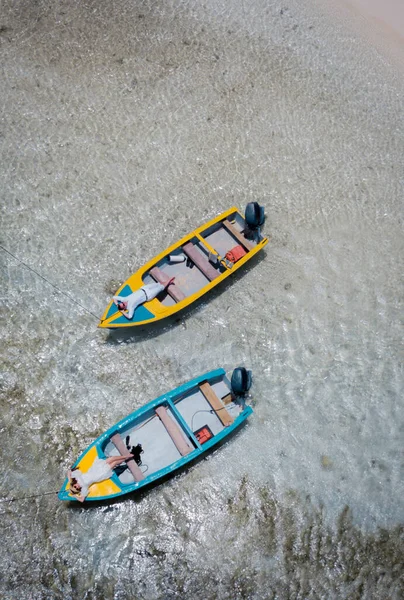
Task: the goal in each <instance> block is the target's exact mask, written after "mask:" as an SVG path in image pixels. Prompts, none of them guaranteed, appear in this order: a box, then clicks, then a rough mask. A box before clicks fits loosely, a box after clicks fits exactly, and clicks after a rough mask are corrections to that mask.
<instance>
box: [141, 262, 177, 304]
mask: <svg viewBox="0 0 404 600" xmlns="http://www.w3.org/2000/svg"><path fill="white" fill-rule="evenodd" d="M149 273H150V275H151V276H152V277H153V279H155V280H156V281H157V283H161V284H162V285H165V284H166V283H167V281H168V280H169V279H170V277H169V276H168V275H167V274H166V273H164V272H163V271H162V270H161V269H159V268H158V267H153V268H152V269H150V271H149ZM167 294H168V295H169V296H171V298H172V299H173V300H175V302H181V300H185V298H186V296H185V294H184V292H182V291H181V290H180V288H179V287H178V285H175V283H172V284H171V285H169V286H168V288H167Z"/></svg>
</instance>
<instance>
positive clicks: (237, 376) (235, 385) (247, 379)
mask: <svg viewBox="0 0 404 600" xmlns="http://www.w3.org/2000/svg"><path fill="white" fill-rule="evenodd" d="M230 384H231V389H232V390H233V393H234V394H235V395H236V396H245V394H246V393H247V392H248V390H249V389H250V387H251V384H252V373H251V371H247V369H246V368H245V367H237V368H236V369H234V371H233V374H232V376H231V382H230Z"/></svg>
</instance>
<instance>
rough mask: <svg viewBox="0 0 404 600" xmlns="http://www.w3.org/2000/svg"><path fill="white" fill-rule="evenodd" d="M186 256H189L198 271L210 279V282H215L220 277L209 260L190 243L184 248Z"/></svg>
mask: <svg viewBox="0 0 404 600" xmlns="http://www.w3.org/2000/svg"><path fill="white" fill-rule="evenodd" d="M182 249H183V251H184V254H186V255H187V256H188V258H190V259H191V260H192V262H194V263H195V264H196V266H197V267H198V269H199V270H200V271H202V273H203V274H204V275H205V277H207V278H208V279H209V281H213V280H214V279H216V277H219V275H220V273H219V272H218V271H216V269H215V268H214V267H213V266H212V265H211V264H210V262H209V261H208V259H207V258H205V257H204V256H203V254H201V253H200V252H198V250H197V249H196V248H195V246H194V245H193V243H192V242H188V243H187V244H184V245H183V247H182Z"/></svg>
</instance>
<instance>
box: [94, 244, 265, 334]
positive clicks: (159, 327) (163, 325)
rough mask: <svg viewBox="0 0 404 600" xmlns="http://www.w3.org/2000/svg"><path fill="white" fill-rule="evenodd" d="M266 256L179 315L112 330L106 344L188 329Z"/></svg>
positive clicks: (260, 257) (251, 261)
mask: <svg viewBox="0 0 404 600" xmlns="http://www.w3.org/2000/svg"><path fill="white" fill-rule="evenodd" d="M265 256H266V253H265V250H264V251H261V252H260V253H258V254H256V255H255V256H253V257H252V258H251V259H250V261H249V262H248V264H246V265H245V266H244V267H243V268H242V269H239V270H238V271H235V272H234V274H232V275H231V276H230V277H228V278H227V279H225V280H224V281H223V282H222V283H221V284H220V285H218V286H216V287H215V288H213V289H212V290H210V291H209V292H208V293H207V294H204V295H203V296H201V298H198V300H195V302H193V303H192V304H190V305H189V306H187V307H185V308H184V309H182V310H181V311H180V312H179V313H178V314H175V315H173V316H171V317H166V318H164V319H161V320H160V321H156V322H155V323H150V324H149V325H145V326H144V327H128V328H119V329H111V330H109V332H108V335H107V337H106V339H105V342H106V343H107V344H112V345H116V344H122V343H123V342H126V343H139V342H143V341H144V340H148V339H151V338H154V337H157V336H159V335H161V334H163V333H165V332H167V331H169V330H171V329H175V328H176V327H186V321H187V319H188V318H190V317H192V316H193V315H194V314H197V313H198V312H199V311H201V310H203V309H204V307H205V305H206V304H207V303H208V302H211V301H212V300H215V298H217V297H219V296H221V295H222V294H223V293H225V292H226V291H228V289H229V288H231V287H232V286H233V285H234V284H235V283H237V282H238V281H240V280H242V279H243V277H245V276H246V275H247V273H249V272H250V271H252V270H253V269H255V268H256V267H257V266H258V264H259V263H260V262H261V261H263V260H264V259H265Z"/></svg>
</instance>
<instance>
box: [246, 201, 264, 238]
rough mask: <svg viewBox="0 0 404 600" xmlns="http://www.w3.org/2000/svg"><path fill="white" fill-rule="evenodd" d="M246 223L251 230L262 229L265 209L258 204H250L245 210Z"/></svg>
mask: <svg viewBox="0 0 404 600" xmlns="http://www.w3.org/2000/svg"><path fill="white" fill-rule="evenodd" d="M244 218H245V222H246V223H247V225H248V227H249V228H250V229H251V230H253V231H254V230H255V229H258V228H259V227H262V225H263V224H264V222H265V209H264V207H263V206H260V205H259V204H258V202H249V203H248V204H247V206H246V208H245V215H244Z"/></svg>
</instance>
